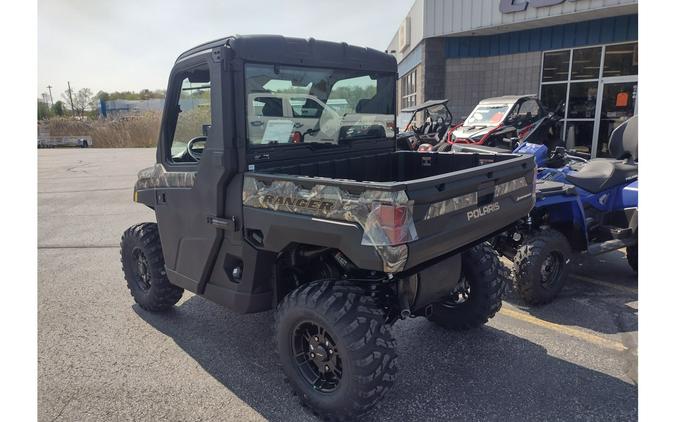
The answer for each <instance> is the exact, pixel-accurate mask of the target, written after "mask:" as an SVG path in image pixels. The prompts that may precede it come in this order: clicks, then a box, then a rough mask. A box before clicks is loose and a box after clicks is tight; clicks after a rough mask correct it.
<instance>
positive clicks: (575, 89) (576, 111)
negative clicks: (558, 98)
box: [567, 82, 598, 119]
mask: <svg viewBox="0 0 675 422" xmlns="http://www.w3.org/2000/svg"><path fill="white" fill-rule="evenodd" d="M597 99H598V83H597V82H574V83H571V84H570V99H569V102H568V104H567V118H568V119H593V118H595V107H596V103H597Z"/></svg>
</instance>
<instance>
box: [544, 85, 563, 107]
mask: <svg viewBox="0 0 675 422" xmlns="http://www.w3.org/2000/svg"><path fill="white" fill-rule="evenodd" d="M566 97H567V84H566V83H562V84H550V85H542V86H541V102H542V103H543V104H544V105H545V106H546V110H547V111H553V110H555V109H556V107H558V105H559V104H560V103H561V102H565V98H566Z"/></svg>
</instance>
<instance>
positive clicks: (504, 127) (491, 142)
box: [449, 95, 546, 146]
mask: <svg viewBox="0 0 675 422" xmlns="http://www.w3.org/2000/svg"><path fill="white" fill-rule="evenodd" d="M545 115H546V112H545V108H544V106H543V104H542V103H541V102H540V101H539V99H538V98H537V97H536V96H535V95H506V96H502V97H495V98H487V99H484V100H482V101H481V102H479V103H478V105H477V106H476V107H475V108H474V109H473V111H472V112H471V113H470V114H469V116H468V117H467V118H466V119H465V120H464V123H463V124H462V125H461V126H460V127H458V128H456V129H455V130H454V131H453V132H452V134H451V139H450V140H449V142H450V143H458V144H469V143H470V144H478V145H488V146H499V144H500V143H501V142H502V139H503V138H507V137H509V136H517V137H519V138H520V137H522V136H523V135H524V134H525V133H526V132H527V131H529V130H531V129H532V126H533V125H534V124H535V123H536V122H537V121H539V120H540V119H542V118H543V117H544V116H545Z"/></svg>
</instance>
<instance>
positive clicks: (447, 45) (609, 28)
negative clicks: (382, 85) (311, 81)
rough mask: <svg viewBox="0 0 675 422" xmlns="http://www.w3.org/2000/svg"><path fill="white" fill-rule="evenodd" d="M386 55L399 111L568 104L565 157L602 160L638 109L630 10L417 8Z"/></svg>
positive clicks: (539, 4)
mask: <svg viewBox="0 0 675 422" xmlns="http://www.w3.org/2000/svg"><path fill="white" fill-rule="evenodd" d="M388 51H389V52H390V53H391V54H393V55H394V56H396V59H397V61H398V73H399V82H398V92H399V98H398V109H399V110H400V109H402V108H405V107H409V106H411V105H417V104H421V103H422V102H424V101H426V100H432V99H441V98H447V99H449V102H448V107H449V108H450V110H451V111H452V113H453V114H454V115H455V120H456V119H457V118H459V117H460V116H466V115H467V114H469V113H470V112H471V110H472V109H473V108H474V106H475V105H476V104H477V103H478V102H479V101H480V100H481V99H484V98H488V97H497V96H502V95H517V94H535V95H537V96H539V98H541V100H542V102H543V103H544V104H545V105H546V107H547V108H549V109H554V108H556V106H557V105H559V104H560V103H563V102H564V104H565V111H564V113H565V114H564V119H563V120H562V126H561V129H562V131H561V136H563V138H564V140H565V142H566V144H567V146H568V147H575V148H577V149H578V150H581V151H587V152H589V153H592V154H593V155H594V156H604V155H607V141H608V139H609V134H610V133H611V131H612V129H613V128H614V127H616V126H617V125H618V124H620V123H621V122H623V121H625V120H626V119H627V118H629V117H630V116H632V115H634V114H637V108H638V2H637V0H576V1H574V0H529V1H527V0H416V1H415V3H414V4H413V6H412V8H411V9H410V11H409V12H408V14H407V15H406V16H405V18H404V19H403V21H402V22H401V23H400V25H399V28H398V31H397V32H396V34H394V37H393V39H392V41H391V43H390V44H389V47H388Z"/></svg>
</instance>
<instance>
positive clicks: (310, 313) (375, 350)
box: [275, 280, 397, 420]
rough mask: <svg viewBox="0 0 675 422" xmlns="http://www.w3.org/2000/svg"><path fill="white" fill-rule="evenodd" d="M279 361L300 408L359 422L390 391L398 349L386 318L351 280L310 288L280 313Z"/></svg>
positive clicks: (300, 291)
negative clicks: (300, 403) (357, 419)
mask: <svg viewBox="0 0 675 422" xmlns="http://www.w3.org/2000/svg"><path fill="white" fill-rule="evenodd" d="M275 335H276V341H277V352H278V354H279V360H280V361H281V366H282V368H283V371H284V373H285V374H286V376H287V377H288V380H289V383H290V385H291V386H292V387H293V390H294V391H295V393H297V395H298V396H299V398H300V400H301V402H302V403H303V404H305V405H307V406H309V407H310V408H311V409H312V410H313V411H314V412H315V413H316V414H317V415H319V416H321V417H323V418H324V419H327V420H354V419H356V418H358V417H359V416H360V415H363V414H364V413H366V412H368V411H369V410H371V409H372V408H373V406H374V405H375V404H376V403H377V402H378V401H379V400H381V399H382V397H384V395H385V394H386V393H387V391H389V389H390V388H391V386H392V384H393V382H394V376H395V374H396V360H397V358H396V344H395V341H394V339H393V337H392V334H391V329H390V327H389V325H387V324H386V323H385V314H384V312H383V311H382V310H381V309H380V308H379V307H378V306H377V305H376V303H375V300H374V299H373V298H372V297H370V296H368V295H367V293H366V292H365V291H364V290H363V289H362V288H360V287H358V286H356V285H354V284H352V283H350V282H349V281H346V280H338V281H334V280H322V281H315V282H312V283H308V284H306V285H303V286H300V287H298V288H297V289H296V290H294V291H292V292H291V293H289V294H288V295H287V296H286V297H285V298H284V299H283V301H282V302H281V303H280V304H279V306H278V308H277V315H276V334H275Z"/></svg>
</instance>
